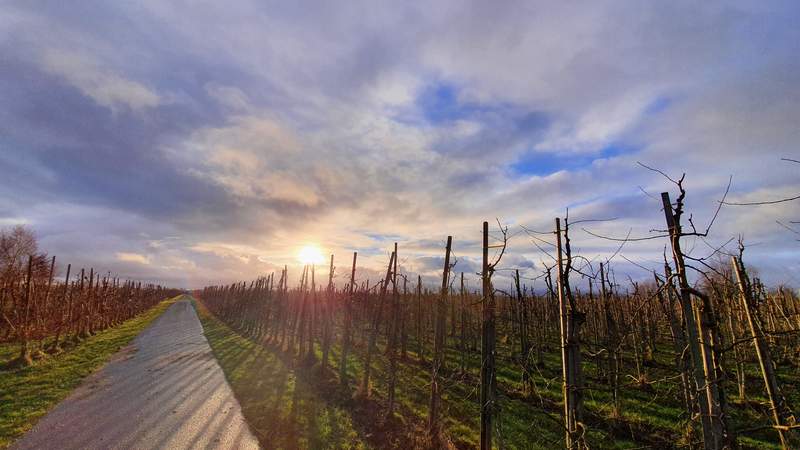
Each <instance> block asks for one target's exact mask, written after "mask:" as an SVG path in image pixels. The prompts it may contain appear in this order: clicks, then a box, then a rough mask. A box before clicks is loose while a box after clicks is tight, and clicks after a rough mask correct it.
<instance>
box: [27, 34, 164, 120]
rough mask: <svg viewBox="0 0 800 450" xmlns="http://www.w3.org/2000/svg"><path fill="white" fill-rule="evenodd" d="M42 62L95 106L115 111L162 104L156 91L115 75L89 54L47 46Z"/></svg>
mask: <svg viewBox="0 0 800 450" xmlns="http://www.w3.org/2000/svg"><path fill="white" fill-rule="evenodd" d="M41 64H42V68H43V69H44V70H45V71H47V72H49V73H51V74H54V75H58V76H60V77H62V78H64V80H66V81H67V82H68V83H69V84H71V85H72V86H74V87H76V88H77V89H78V90H80V91H81V92H82V93H83V94H84V95H86V96H88V97H90V98H91V99H92V100H94V101H95V102H96V103H97V104H98V105H101V106H105V107H107V108H109V109H111V110H112V111H114V112H117V111H119V110H120V109H122V108H126V109H130V110H132V111H135V112H141V111H143V110H145V109H148V108H154V107H156V106H158V105H159V104H160V103H161V99H160V97H159V96H158V94H156V93H155V92H153V91H152V90H150V89H148V88H147V87H146V86H144V85H143V84H141V83H137V82H135V81H131V80H128V79H126V78H124V77H122V76H119V75H117V74H115V73H114V72H113V71H112V70H110V69H108V68H106V67H103V66H102V65H101V64H100V63H99V62H98V61H96V60H94V59H93V58H92V57H91V56H87V55H84V54H80V53H76V52H72V51H69V50H61V49H47V50H45V51H44V53H43V55H42V58H41Z"/></svg>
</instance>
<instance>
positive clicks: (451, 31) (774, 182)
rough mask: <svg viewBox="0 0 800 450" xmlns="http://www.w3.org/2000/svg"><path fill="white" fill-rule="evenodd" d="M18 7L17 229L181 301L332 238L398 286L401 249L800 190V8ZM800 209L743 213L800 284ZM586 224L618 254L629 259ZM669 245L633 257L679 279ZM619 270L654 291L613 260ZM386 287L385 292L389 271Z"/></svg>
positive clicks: (521, 252)
mask: <svg viewBox="0 0 800 450" xmlns="http://www.w3.org/2000/svg"><path fill="white" fill-rule="evenodd" d="M229 3H230V4H222V3H214V2H205V3H201V4H197V3H195V2H180V1H179V2H161V1H142V2H137V3H136V4H128V3H124V4H120V3H107V2H81V3H80V4H68V3H63V4H62V3H57V2H56V3H53V2H6V3H4V4H3V5H2V6H0V13H2V14H0V55H2V56H1V57H0V66H2V70H0V98H2V99H3V101H2V102H0V173H1V174H2V177H1V178H0V224H5V223H9V224H10V223H19V222H24V223H28V224H31V225H32V226H33V227H34V228H35V229H36V230H37V232H38V233H39V235H40V237H41V240H42V245H43V247H44V248H46V249H48V250H49V251H50V252H51V253H54V254H57V255H59V258H60V259H63V260H64V261H65V262H72V263H73V264H77V265H85V266H87V267H88V266H90V265H91V266H94V267H98V268H102V269H106V270H111V271H114V272H115V273H118V274H120V275H122V276H130V277H136V278H140V279H147V280H154V281H160V282H165V283H170V284H174V285H180V286H190V287H195V286H202V285H204V284H206V283H214V282H224V281H232V280H237V279H245V278H249V277H254V276H257V275H259V274H264V273H268V272H270V271H272V270H275V269H276V268H278V267H282V266H283V265H284V264H292V265H294V264H296V252H297V250H298V249H299V248H300V247H302V246H303V245H305V244H307V243H318V244H319V245H320V246H321V247H322V248H323V249H324V250H325V251H330V252H333V253H335V254H336V255H337V261H340V263H339V264H337V265H342V266H344V265H347V264H349V261H350V258H351V252H352V251H358V252H359V261H360V262H361V263H362V264H363V267H364V271H363V277H364V278H366V277H368V276H372V278H377V277H378V275H377V273H378V271H379V270H380V266H381V265H382V264H385V263H386V261H388V253H387V252H389V251H390V247H391V244H392V243H393V242H394V241H398V242H400V252H401V261H402V263H403V264H402V265H403V267H404V268H405V270H407V271H409V272H414V273H416V272H421V273H422V274H423V275H425V276H426V277H429V279H431V280H432V279H433V278H434V277H435V276H436V273H437V272H440V271H441V268H440V267H438V265H439V264H440V261H439V260H440V259H441V257H442V253H443V247H444V241H445V237H446V236H447V235H453V236H454V242H455V244H454V251H455V253H456V255H457V256H458V257H459V258H460V261H461V262H460V263H459V264H460V267H457V268H456V270H457V271H460V270H463V271H465V272H467V273H468V274H469V273H472V272H475V271H476V270H477V269H476V268H477V267H478V266H477V262H478V261H479V251H480V248H479V242H480V226H481V222H482V221H483V220H489V221H490V222H491V223H494V219H495V218H499V219H500V220H501V222H502V223H504V224H508V225H509V226H510V227H511V233H512V235H513V237H512V240H511V248H510V250H511V251H510V254H509V255H508V257H507V259H506V260H505V261H504V263H503V267H504V269H517V268H518V269H520V270H521V272H523V274H525V276H528V277H530V278H533V277H534V276H535V275H536V274H537V273H538V272H539V271H540V270H541V269H542V267H543V265H545V264H550V261H549V259H548V258H549V257H548V256H547V255H546V254H545V253H543V252H541V251H540V250H539V249H538V248H537V246H536V245H535V244H534V242H536V240H535V239H531V238H530V237H529V236H528V235H527V234H526V233H522V232H520V230H521V228H520V226H523V225H524V226H525V227H527V228H528V229H531V230H549V229H551V228H552V220H553V218H554V217H556V216H562V217H563V216H564V214H565V210H566V208H569V214H570V217H571V218H572V219H574V220H581V219H600V218H617V219H616V220H614V221H610V222H594V223H587V224H585V228H587V229H590V231H592V232H595V233H602V234H607V235H612V236H615V237H624V236H625V235H627V233H628V232H629V230H630V233H631V235H632V236H647V235H649V234H650V230H652V229H657V228H661V227H662V221H663V213H662V212H661V211H660V204H659V202H658V200H656V199H654V198H653V197H658V193H660V192H661V191H664V190H668V189H671V186H670V184H669V183H668V182H667V181H666V180H664V179H663V177H660V176H659V175H658V174H655V173H653V172H650V171H647V170H645V169H643V168H642V167H640V166H639V165H637V164H636V162H637V161H642V162H644V163H646V164H648V165H651V166H653V167H658V168H659V169H661V170H664V171H665V172H667V173H670V174H673V175H675V176H680V174H681V173H683V172H686V174H687V178H686V179H687V181H686V186H687V188H688V190H689V197H688V204H687V206H688V208H689V210H690V211H691V212H692V213H693V220H694V221H695V223H697V224H705V223H707V221H708V220H710V217H711V215H712V214H713V212H714V210H715V208H716V204H717V203H716V201H717V200H718V199H719V198H720V196H721V194H722V192H723V191H724V190H725V186H726V185H727V182H728V179H729V177H730V176H733V184H732V188H731V193H730V197H729V199H730V200H732V201H749V200H753V199H756V200H759V199H772V198H780V197H781V196H787V195H793V194H796V193H797V192H800V177H798V176H797V174H798V173H800V171H798V165H796V164H792V163H787V162H785V161H781V158H792V157H794V158H795V159H797V155H798V149H797V145H798V144H797V143H798V142H800V127H798V126H797V118H798V117H800V81H798V80H800V62H798V61H800V59H798V58H797V55H798V54H800V28H798V27H797V26H796V25H797V22H798V20H800V8H799V7H798V6H797V3H796V2H770V3H769V4H764V5H761V4H758V5H756V4H753V3H752V2H705V3H703V4H697V3H695V2H670V3H663V4H643V3H640V2H592V3H590V4H581V5H578V4H569V3H566V4H564V3H560V2H504V3H503V4H502V5H498V4H496V3H492V2H471V3H468V4H466V5H465V4H463V3H461V2H459V3H455V2H452V3H451V2H436V4H435V5H431V4H429V2H405V3H403V4H402V5H398V4H380V3H379V2H347V3H343V2H337V3H328V2H319V3H307V2H303V4H302V5H301V4H297V5H287V4H282V3H281V2H261V1H237V2H229ZM797 220H800V205H798V203H797V202H787V203H782V204H777V205H771V206H762V207H754V208H746V207H725V208H723V209H722V211H721V212H720V216H719V217H718V219H717V222H716V225H715V227H714V229H713V233H712V235H711V237H710V238H709V239H708V240H707V242H703V241H700V240H698V241H697V242H694V243H692V244H693V247H694V249H695V251H696V252H697V254H698V255H704V254H706V253H708V252H709V251H710V249H711V248H712V247H714V246H718V245H721V244H723V243H725V242H726V241H728V240H729V239H730V238H731V237H734V236H737V235H738V234H739V233H741V234H743V235H744V238H745V241H746V242H747V243H749V244H751V247H750V249H749V250H748V255H747V259H748V260H749V261H751V262H752V263H754V264H756V265H757V266H758V267H759V268H760V270H761V273H762V275H763V277H764V278H765V279H766V280H767V281H770V282H772V283H790V284H794V285H797V284H800V283H798V282H799V281H800V280H798V274H799V273H800V271H799V270H798V269H800V261H798V258H797V245H798V244H797V242H796V237H797V236H796V235H793V234H792V233H791V232H790V231H789V230H787V229H785V228H783V227H781V226H780V225H779V224H778V223H776V221H781V222H782V223H788V222H789V221H797ZM581 228H582V227H580V226H576V227H575V228H574V229H573V236H572V237H573V243H574V246H575V248H576V251H578V252H580V253H581V254H583V255H584V256H586V257H587V258H589V259H593V260H596V261H599V260H603V259H604V258H607V257H610V256H611V255H613V254H614V253H615V251H616V250H617V247H618V245H617V243H614V242H609V241H606V240H602V239H598V238H596V237H593V236H592V235H590V234H588V233H586V232H584V231H583V230H582V229H581ZM665 244H667V243H666V242H662V241H644V242H641V243H636V244H633V243H631V244H627V245H626V246H625V248H623V250H622V251H621V252H620V254H622V255H624V256H625V257H626V258H628V259H630V260H631V261H635V262H636V263H637V264H640V265H642V266H645V267H652V268H657V267H659V264H660V260H661V254H662V252H663V247H664V245H665ZM615 264H616V265H617V271H618V273H619V274H620V275H621V274H623V273H627V274H630V275H631V276H632V277H634V278H643V277H648V276H649V275H648V274H647V273H646V272H645V271H644V270H643V269H641V268H640V267H637V266H635V265H633V264H630V263H628V262H627V261H625V260H622V259H620V257H619V256H617V257H616V259H615ZM370 274H372V275H370Z"/></svg>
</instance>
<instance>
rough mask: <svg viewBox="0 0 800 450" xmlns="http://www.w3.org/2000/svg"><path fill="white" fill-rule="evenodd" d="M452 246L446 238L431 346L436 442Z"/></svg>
mask: <svg viewBox="0 0 800 450" xmlns="http://www.w3.org/2000/svg"><path fill="white" fill-rule="evenodd" d="M452 245H453V237H452V236H447V246H446V247H445V253H444V271H443V273H442V289H441V291H440V295H439V300H438V301H437V302H436V323H435V336H434V344H433V361H432V364H431V399H430V408H429V413H430V416H429V417H428V429H429V433H430V436H431V439H432V440H434V441H436V442H438V439H439V404H440V403H441V400H442V398H441V397H442V393H441V392H440V388H441V387H440V386H439V381H440V375H439V370H440V369H441V367H442V362H443V360H444V334H445V326H446V324H445V316H446V314H447V287H448V279H449V277H450V249H451V248H452Z"/></svg>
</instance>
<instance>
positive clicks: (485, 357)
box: [480, 222, 495, 450]
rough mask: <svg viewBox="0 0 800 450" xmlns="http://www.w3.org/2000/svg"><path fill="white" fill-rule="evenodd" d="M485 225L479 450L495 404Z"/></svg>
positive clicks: (485, 448)
mask: <svg viewBox="0 0 800 450" xmlns="http://www.w3.org/2000/svg"><path fill="white" fill-rule="evenodd" d="M490 269H491V268H490V267H489V222H483V264H482V270H481V282H482V283H481V284H482V288H483V298H482V299H481V304H482V306H483V308H482V333H481V393H480V395H481V450H489V449H491V448H492V414H493V412H494V404H495V382H494V377H495V363H494V347H495V328H494V327H495V324H494V316H495V304H494V293H493V290H492V280H491V274H490V273H489V270H490Z"/></svg>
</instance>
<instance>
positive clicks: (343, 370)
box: [339, 252, 358, 386]
mask: <svg viewBox="0 0 800 450" xmlns="http://www.w3.org/2000/svg"><path fill="white" fill-rule="evenodd" d="M357 258H358V252H353V268H352V269H351V270H350V293H349V295H348V296H347V297H346V298H345V300H344V332H343V333H342V360H341V363H340V364H339V381H341V383H342V386H347V351H348V349H349V347H350V328H351V326H352V325H351V324H352V323H353V292H355V291H354V289H355V285H356V259H357Z"/></svg>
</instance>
